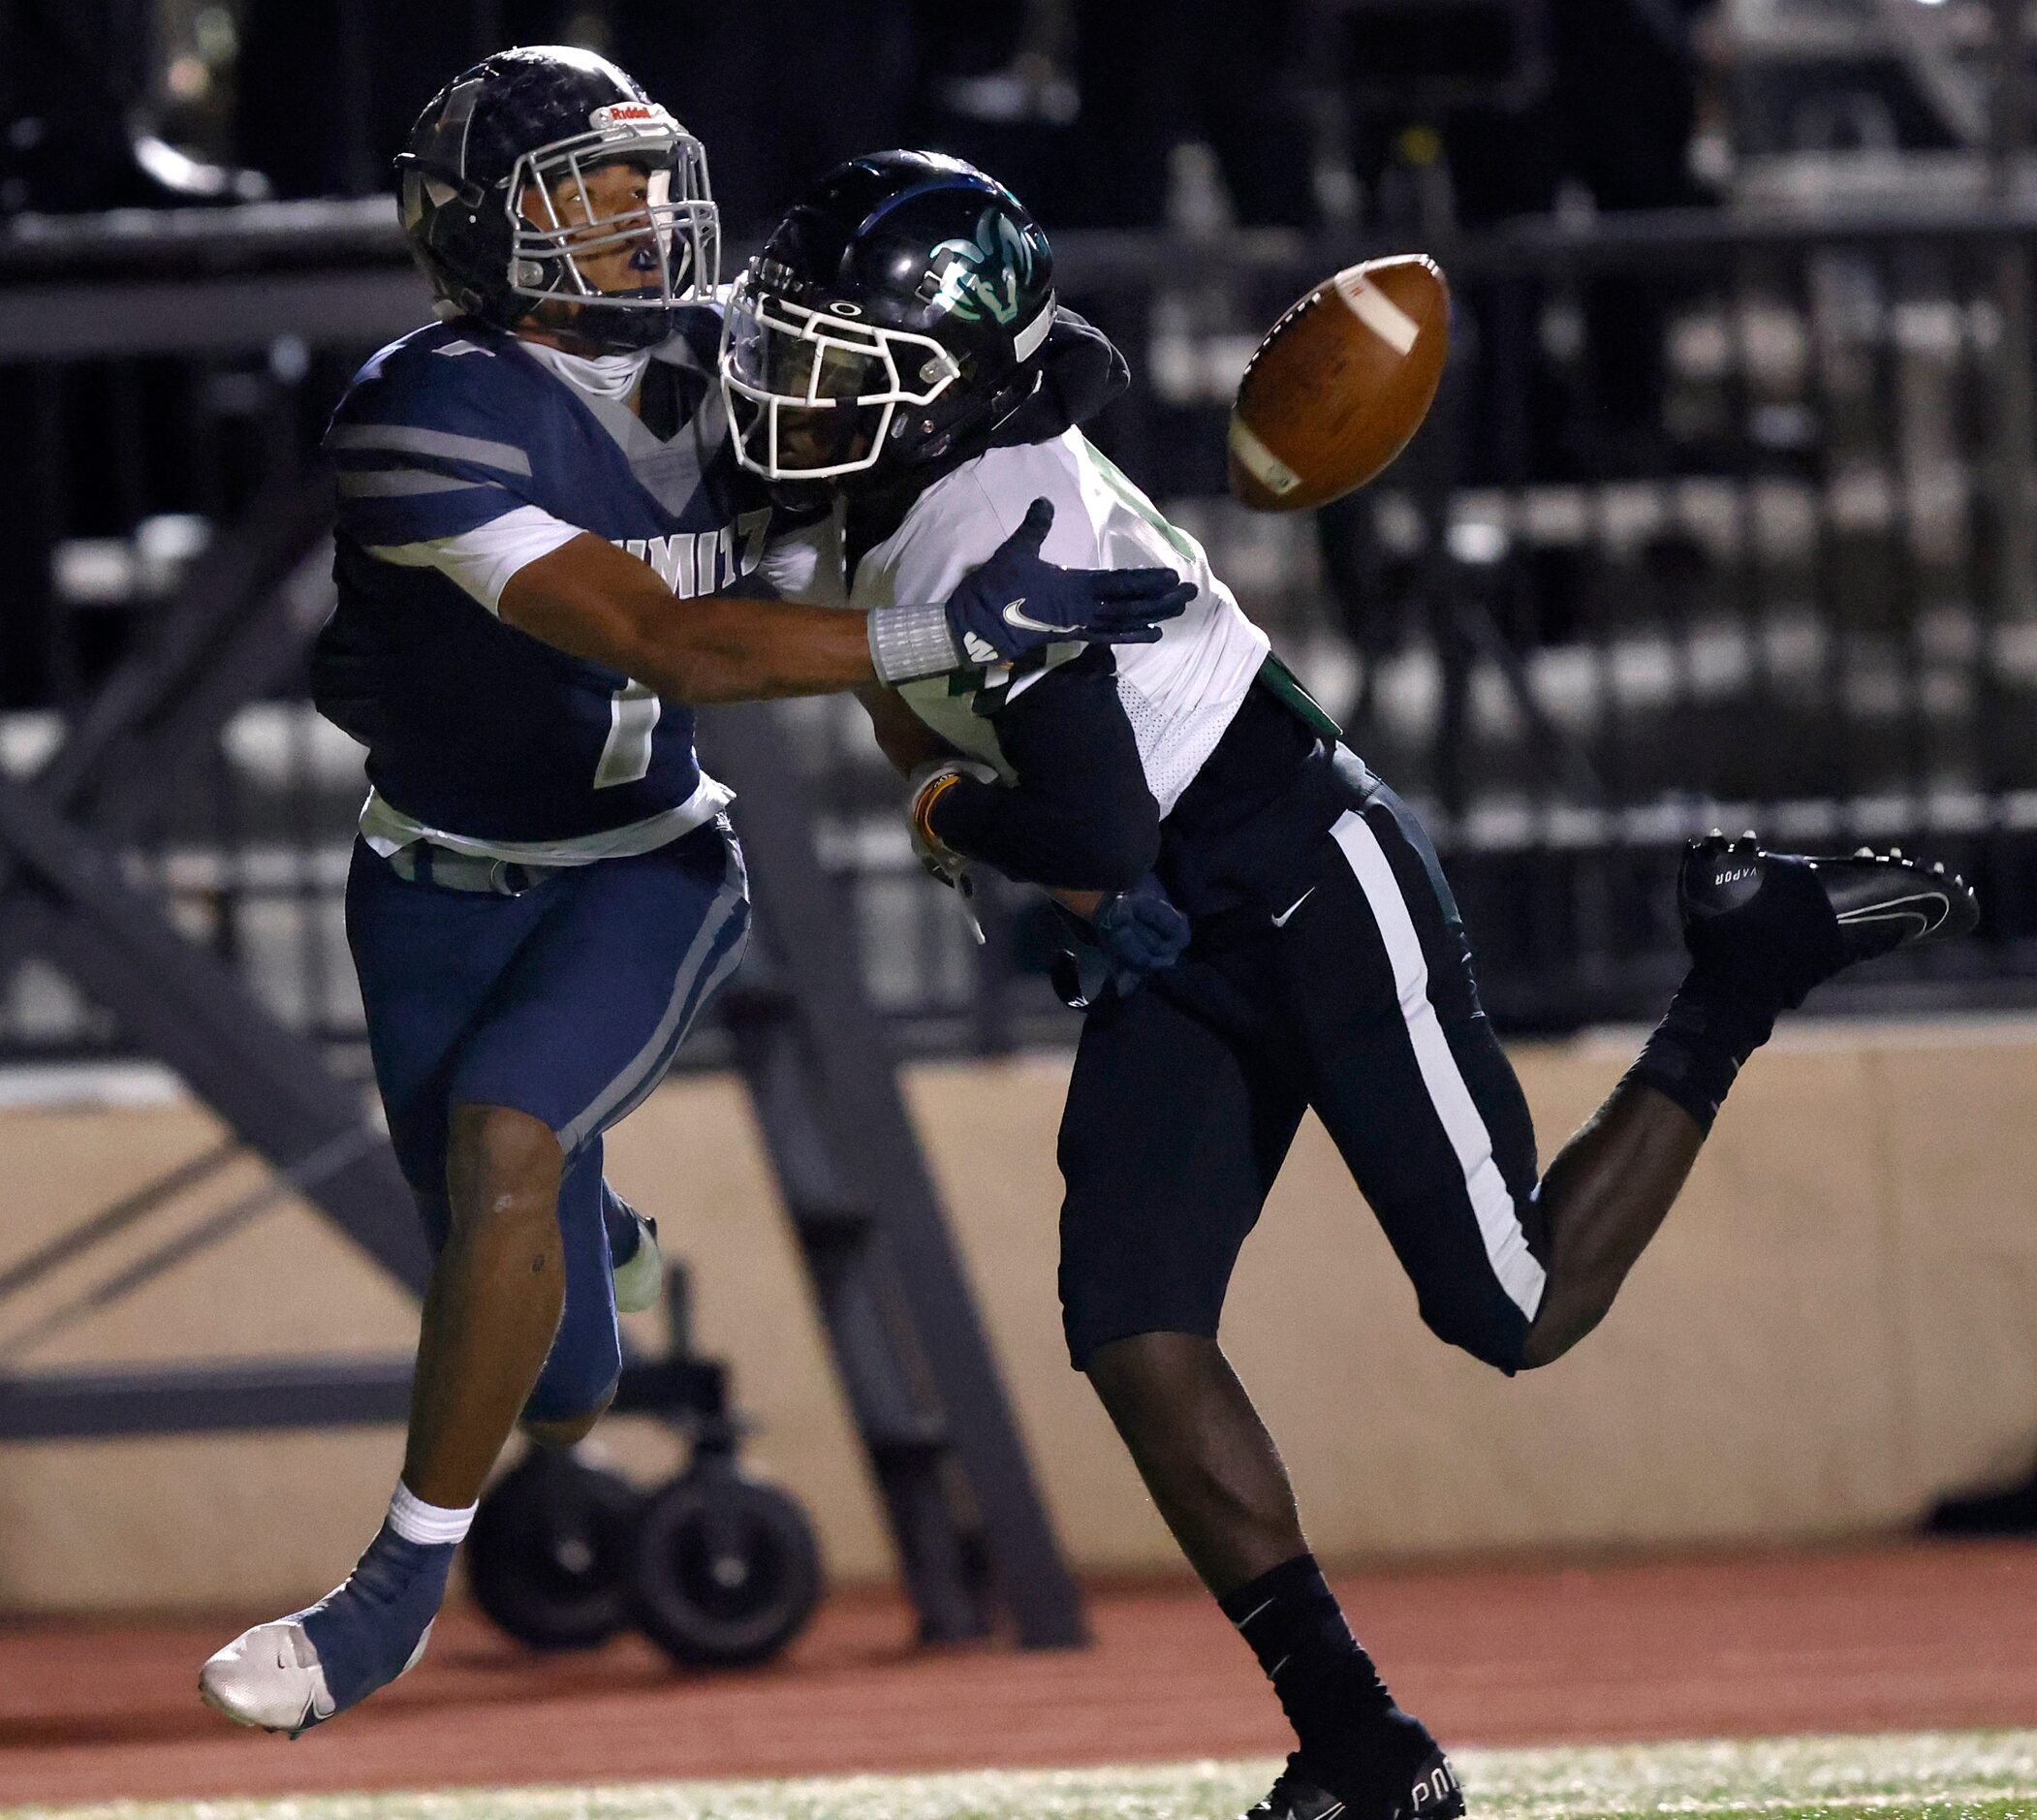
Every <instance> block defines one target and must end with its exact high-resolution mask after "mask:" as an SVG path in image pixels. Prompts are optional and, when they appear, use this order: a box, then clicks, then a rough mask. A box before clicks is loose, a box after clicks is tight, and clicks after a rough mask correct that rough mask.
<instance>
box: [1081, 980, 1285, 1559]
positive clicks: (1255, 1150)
mask: <svg viewBox="0 0 2037 1820" xmlns="http://www.w3.org/2000/svg"><path fill="white" fill-rule="evenodd" d="M1233 984H1234V982H1232V981H1229V980H1225V979H1223V978H1222V976H1221V975H1220V973H1219V970H1218V969H1217V968H1216V967H1214V966H1212V965H1210V964H1208V963H1207V962H1197V963H1191V964H1190V965H1188V966H1186V967H1183V968H1181V969H1177V970H1176V973H1175V975H1174V976H1172V978H1171V986H1172V988H1173V990H1172V991H1171V992H1170V993H1168V994H1166V995H1163V994H1162V993H1161V992H1159V991H1158V990H1155V989H1153V988H1151V987H1147V988H1144V989H1142V990H1140V991H1138V992H1135V993H1133V994H1132V995H1131V996H1130V997H1129V998H1118V997H1116V996H1114V995H1110V996H1107V997H1106V998H1105V999H1104V1000H1103V1001H1102V1002H1101V1003H1100V1004H1099V1005H1098V1006H1097V1007H1096V1009H1095V1010H1093V1011H1092V1012H1091V1013H1090V1015H1089V1017H1088V1019H1087V1020H1086V1022H1085V1023H1084V1025H1083V1029H1082V1037H1081V1047H1080V1049H1079V1050H1078V1051H1077V1053H1076V1064H1075V1071H1074V1074H1073V1076H1072V1077H1071V1079H1070V1082H1069V1089H1068V1104H1067V1109H1066V1111H1065V1112H1064V1113H1063V1114H1062V1121H1061V1135H1060V1147H1059V1157H1060V1166H1061V1174H1062V1177H1063V1178H1064V1179H1065V1181H1066V1183H1067V1194H1066V1197H1065V1199H1064V1201H1063V1204H1062V1209H1061V1264H1060V1288H1061V1305H1062V1319H1063V1325H1064V1327H1065V1330H1066V1333H1067V1336H1068V1346H1069V1354H1070V1357H1071V1359H1072V1360H1073V1362H1074V1364H1075V1365H1076V1367H1077V1369H1079V1370H1081V1371H1084V1372H1086V1373H1087V1374H1088V1377H1089V1379H1090V1382H1091V1383H1092V1384H1093V1385H1094V1386H1095V1389H1096V1392H1097V1395H1098V1396H1100V1397H1101V1398H1102V1400H1103V1403H1104V1407H1105V1408H1106V1409H1107V1410H1108V1411H1109V1412H1110V1415H1111V1418H1112V1420H1113V1422H1114V1423H1115V1424H1116V1426H1117V1429H1118V1432H1119V1434H1120V1435H1121V1436H1122V1437H1123V1439H1124V1442H1125V1445H1126V1447H1127V1448H1128V1449H1129V1450H1130V1452H1131V1455H1132V1458H1133V1460H1134V1462H1135V1463H1136V1464H1137V1465H1138V1467H1139V1470H1140V1472H1141V1474H1142V1475H1143V1476H1144V1479H1145V1481H1146V1485H1147V1488H1148V1489H1149V1490H1150V1491H1151V1492H1152V1494H1153V1500H1154V1502H1155V1504H1156V1505H1157V1506H1158V1508H1159V1510H1160V1514H1161V1516H1162V1517H1163V1518H1164V1519H1165V1520H1166V1522H1167V1523H1168V1526H1169V1527H1170V1528H1171V1529H1172V1530H1173V1531H1174V1534H1175V1539H1176V1540H1177V1541H1178V1542H1179V1543H1180V1545H1181V1548H1182V1551H1183V1553H1186V1554H1187V1556H1188V1558H1189V1560H1190V1562H1191V1563H1192V1564H1193V1565H1194V1567H1195V1569H1196V1571H1197V1572H1198V1573H1199V1574H1200V1575H1201V1576H1202V1577H1203V1579H1204V1581H1205V1583H1206V1584H1207V1585H1208V1586H1209V1588H1210V1590H1211V1591H1212V1592H1214V1593H1216V1594H1218V1595H1219V1596H1221V1595H1222V1594H1224V1593H1226V1592H1229V1591H1231V1590H1233V1589H1234V1588H1235V1587H1237V1586H1238V1585H1242V1584H1243V1583H1244V1582H1246V1581H1248V1580H1250V1579H1252V1578H1253V1577H1254V1576H1255V1575H1258V1574H1260V1573H1263V1572H1265V1571H1266V1570H1267V1569H1268V1568H1269V1567H1272V1566H1276V1565H1277V1564H1278V1563H1279V1562H1281V1561H1284V1560H1287V1559H1290V1558H1292V1557H1293V1556H1294V1555H1296V1554H1298V1553H1301V1550H1302V1548H1303V1544H1302V1541H1301V1527H1300V1523H1299V1520H1298V1519H1297V1517H1296V1515H1295V1501H1294V1494H1293V1492H1292V1491H1290V1490H1289V1488H1288V1484H1287V1476H1286V1472H1285V1470H1284V1469H1283V1468H1282V1466H1281V1463H1280V1458H1279V1455H1278V1454H1277V1453H1276V1452H1275V1451H1274V1449H1273V1445H1272V1442H1271V1440H1270V1439H1269V1437H1268V1435H1267V1432H1266V1430H1265V1428H1263V1427H1262V1426H1261V1424H1260V1421H1259V1418H1258V1414H1257V1412H1256V1411H1255V1410H1254V1409H1253V1408H1252V1404H1251V1400H1250V1398H1249V1397H1247V1396H1246V1395H1245V1394H1244V1390H1243V1387H1242V1386H1240V1385H1239V1384H1238V1380H1237V1378H1236V1377H1235V1376H1234V1375H1233V1374H1232V1372H1231V1369H1230V1366H1229V1365H1228V1364H1226V1363H1225V1361H1224V1358H1223V1355H1222V1353H1221V1352H1220V1351H1219V1350H1218V1348H1217V1344H1216V1332H1217V1322H1218V1319H1219V1317H1220V1315H1221V1313H1222V1310H1223V1302H1224V1295H1225V1292H1226V1290H1227V1289H1228V1287H1229V1285H1230V1280H1231V1271H1232V1267H1233V1266H1234V1265H1235V1263H1236V1262H1237V1258H1238V1247H1239V1246H1240V1245H1241V1244H1242V1243H1243V1242H1244V1239H1245V1236H1246V1234H1248V1233H1249V1232H1250V1231H1251V1229H1252V1227H1253V1225H1254V1223H1255V1222H1256V1221H1257V1220H1258V1217H1259V1210H1260V1208H1261V1207H1262V1206H1263V1205H1264V1203H1265V1200H1266V1196H1267V1191H1268V1190H1269V1188H1270V1187H1271V1185H1272V1181H1273V1177H1275V1176H1276V1175H1277V1174H1278V1172H1279V1168H1280V1163H1281V1159H1282V1158H1283V1157H1284V1156H1285V1155H1286V1154H1287V1149H1288V1145H1290V1144H1291V1143H1292V1142H1293V1140H1294V1134H1295V1129H1296V1126H1297V1125H1298V1124H1299V1123H1300V1121H1301V1111H1302V1103H1301V1093H1300V1091H1299V1089H1298V1088H1297V1087H1296V1086H1295V1085H1294V1084H1293V1083H1289V1082H1286V1081H1285V1080H1283V1079H1282V1078H1280V1077H1279V1076H1278V1075H1277V1074H1276V1073H1274V1072H1273V1071H1272V1070H1270V1069H1269V1068H1267V1067H1265V1066H1263V1065H1259V1064H1256V1063H1255V1061H1254V1060H1253V1059H1252V1058H1251V1055H1250V1050H1249V1046H1248V1045H1247V1044H1245V1043H1242V1042H1239V1041H1237V1040H1234V1038H1232V1037H1231V1036H1228V1035H1226V1034H1223V1033H1221V1032H1219V1030H1217V1029H1216V1028H1214V1027H1212V1026H1211V1024H1210V1023H1209V1022H1208V1021H1207V1020H1205V1019H1204V1018H1203V1017H1200V1016H1197V1015H1195V1014H1194V1013H1192V1012H1191V1011H1190V1010H1188V1009H1185V1008H1184V1007H1183V1006H1182V1005H1181V1004H1180V1003H1179V1002H1178V998H1179V995H1180V993H1181V991H1182V988H1184V987H1188V986H1191V985H1192V986H1193V987H1196V988H1205V989H1206V990H1207V988H1216V989H1227V988H1230V987H1231V986H1232V985H1233ZM1248 1015H1249V1014H1248Z"/></svg>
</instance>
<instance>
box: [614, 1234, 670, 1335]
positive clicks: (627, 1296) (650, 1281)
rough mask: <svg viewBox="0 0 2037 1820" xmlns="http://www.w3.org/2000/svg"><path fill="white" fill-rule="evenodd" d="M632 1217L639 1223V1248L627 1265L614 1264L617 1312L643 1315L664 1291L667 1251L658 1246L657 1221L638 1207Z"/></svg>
mask: <svg viewBox="0 0 2037 1820" xmlns="http://www.w3.org/2000/svg"><path fill="white" fill-rule="evenodd" d="M630 1218H632V1219H633V1220H635V1221H636V1222H637V1234H638V1239H637V1249H636V1250H635V1251H633V1252H631V1253H630V1259H629V1262H628V1263H627V1264H618V1265H617V1266H616V1267H615V1312H616V1313H617V1314H642V1312H643V1310H644V1309H646V1308H655V1307H656V1306H657V1305H658V1298H659V1297H660V1296H662V1295H663V1294H664V1293H665V1253H664V1252H662V1251H661V1250H659V1249H658V1222H657V1221H656V1220H652V1219H645V1218H644V1217H643V1215H642V1213H640V1212H638V1211H637V1209H636V1208H630Z"/></svg>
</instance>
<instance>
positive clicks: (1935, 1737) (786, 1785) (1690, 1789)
mask: <svg viewBox="0 0 2037 1820" xmlns="http://www.w3.org/2000/svg"><path fill="white" fill-rule="evenodd" d="M1272 1768H1273V1766H1272V1765H1269V1764H1264V1763H1246V1764H1238V1763H1227V1764H1216V1763H1202V1764H1184V1765H1179V1766H1176V1767H1173V1768H1166V1769H1137V1770H1069V1771H1025V1772H995V1773H993V1772H978V1773H971V1774H966V1775H924V1776H854V1777H847V1778H842V1779H836V1780H827V1781H807V1782H668V1783H654V1784H636V1785H631V1786H627V1787H615V1788H601V1789H556V1788H530V1789H513V1790H491V1791H487V1792H480V1793H477V1792H474V1791H460V1792H455V1793H448V1794H422V1795H334V1796H318V1797H305V1798H302V1799H298V1800H291V1801H266V1802H265V1801H216V1802H169V1803H141V1802H122V1803H115V1804H110V1805H101V1806H95V1807H67V1808H53V1807H9V1808H0V1820H49V1817H53V1816H56V1815H62V1816H63V1820H258V1817H265V1820H1230V1817H1231V1816H1235V1815H1236V1814H1238V1812H1239V1811H1240V1810H1241V1809H1242V1808H1243V1807H1244V1805H1245V1804H1247V1803H1248V1802H1250V1801H1252V1800H1254V1799H1255V1798H1256V1797H1257V1796H1258V1795H1260V1794H1261V1793H1263V1792H1264V1790H1265V1788H1266V1786H1267V1782H1268V1779H1269V1775H1270V1774H1271V1772H1272ZM1458 1768H1459V1770H1460V1771H1461V1772H1462V1773H1463V1777H1464V1783H1465V1787H1466V1789H1467V1791H1468V1792H1469V1795H1470V1799H1471V1810H1472V1813H1473V1814H1474V1815H1476V1816H1480V1820H1625V1817H1626V1816H1629V1815H1641V1814H1649V1815H1665V1816H1674V1820H1714V1817H1720V1820H1723V1817H1724V1816H1743V1815H1759V1816H1761V1817H1762V1820H1799V1817H1801V1820H1856V1817H1857V1816H1871V1817H1872V1820H2037V1732H1969V1733H1933V1734H1923V1735H1918V1736H1909V1737H1891V1738H1795V1739H1779V1740H1771V1741H1768V1742H1755V1743H1702V1744H1651V1745H1634V1746H1609V1747H1595V1748H1588V1749H1569V1750H1466V1751H1464V1752H1462V1753H1461V1754H1460V1756H1459V1758H1458Z"/></svg>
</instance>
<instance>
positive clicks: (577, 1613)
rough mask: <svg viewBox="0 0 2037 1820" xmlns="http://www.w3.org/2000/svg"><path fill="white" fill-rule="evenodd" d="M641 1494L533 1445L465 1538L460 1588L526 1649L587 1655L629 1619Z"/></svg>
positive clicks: (500, 1483) (621, 1481) (477, 1515)
mask: <svg viewBox="0 0 2037 1820" xmlns="http://www.w3.org/2000/svg"><path fill="white" fill-rule="evenodd" d="M643 1506H644V1498H643V1494H642V1492H641V1491H638V1490H637V1489H636V1488H635V1487H634V1486H632V1485H630V1484H629V1483H628V1482H627V1481H626V1480H624V1479H620V1478H618V1477H616V1475H615V1474H614V1473H612V1472H604V1471H602V1470H600V1469H599V1468H597V1467H594V1466H589V1465H587V1464H585V1463H583V1462H582V1461H580V1460H579V1459H574V1458H573V1457H572V1456H571V1455H570V1454H555V1453H548V1452H546V1451H545V1450H543V1449H541V1448H533V1449H532V1450H531V1452H530V1453H529V1454H528V1455H527V1456H525V1458H524V1459H522V1461H521V1462H520V1463H519V1464H518V1465H517V1468H516V1469H515V1470H514V1471H513V1472H510V1473H509V1474H507V1475H506V1476H505V1477H503V1478H502V1479H500V1480H499V1481H497V1483H496V1484H495V1486H494V1488H493V1489H492V1490H491V1491H489V1492H488V1493H487V1494H486V1496H485V1497H484V1498H483V1499H482V1500H481V1508H480V1509H479V1510H478V1511H476V1512H475V1513H474V1527H473V1528H472V1529H471V1530H470V1531H469V1532H468V1535H467V1583H468V1585H469V1586H470V1587H471V1588H472V1589H473V1593H474V1601H475V1603H476V1604H477V1605H479V1606H480V1607H481V1609H482V1610H483V1611H484V1612H485V1613H486V1614H487V1616H488V1617H489V1618H491V1619H492V1620H493V1621H494V1622H495V1623H496V1624H497V1625H499V1626H500V1627H501V1628H502V1629H504V1630H506V1631H508V1632H509V1634H510V1635H511V1636H512V1637H514V1638H516V1639H517V1642H518V1643H524V1644H528V1645H529V1646H530V1647H532V1648H533V1649H591V1648H593V1647H595V1646H596V1645H597V1644H602V1643H606V1642H607V1641H608V1640H609V1639H610V1638H611V1637H612V1636H614V1635H615V1633H616V1632H617V1631H619V1630H622V1629H625V1628H626V1627H627V1626H628V1624H629V1622H630V1562H631V1559H632V1556H633V1555H634V1553H635V1552H636V1535H637V1522H638V1520H639V1518H640V1517H641V1516H642V1511H643Z"/></svg>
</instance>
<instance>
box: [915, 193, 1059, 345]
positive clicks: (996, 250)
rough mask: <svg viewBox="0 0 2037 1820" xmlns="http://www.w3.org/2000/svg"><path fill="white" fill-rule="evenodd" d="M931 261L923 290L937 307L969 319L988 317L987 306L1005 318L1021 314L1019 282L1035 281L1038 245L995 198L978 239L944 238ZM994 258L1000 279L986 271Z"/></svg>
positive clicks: (982, 220) (1007, 321)
mask: <svg viewBox="0 0 2037 1820" xmlns="http://www.w3.org/2000/svg"><path fill="white" fill-rule="evenodd" d="M944 259H945V260H946V264H945V265H943V264H942V263H941V262H942V261H943V260H944ZM928 261H929V268H928V270H927V274H926V281H925V283H924V285H923V286H922V290H923V291H924V292H925V294H926V300H927V302H928V303H929V304H931V305H932V306H933V307H934V308H935V309H937V310H953V311H954V312H955V314H956V316H958V317H960V318H961V320H962V321H963V322H965V323H980V322H982V321H983V319H984V312H985V311H986V310H987V311H988V312H989V314H990V315H991V316H992V317H993V318H995V320H996V321H998V322H1000V323H1003V324H1007V325H1009V324H1011V323H1012V322H1014V321H1016V320H1017V318H1018V315H1019V287H1020V286H1021V285H1024V284H1029V283H1030V282H1031V281H1032V275H1033V249H1032V244H1031V242H1030V241H1029V240H1028V238H1027V237H1026V234H1025V230H1024V229H1022V228H1021V227H1019V224H1018V223H1017V222H1016V221H1014V220H1013V219H1012V218H1011V216H1009V215H1008V214H1006V213H1005V212H1004V211H1003V210H1002V209H1000V208H998V207H997V206H996V205H995V204H992V205H991V206H990V207H988V208H987V209H985V210H984V211H983V214H982V216H981V217H980V218H979V220H978V221H977V224H976V238H975V239H973V240H960V239H956V240H943V241H942V242H941V243H940V244H939V245H938V246H936V247H935V248H934V249H933V251H932V253H931V254H929V255H928ZM993 264H994V265H995V267H997V276H996V278H995V279H992V278H988V277H987V276H986V275H985V269H986V268H988V267H991V266H992V265H993ZM1000 285H1001V287H1002V294H1001V295H1000Z"/></svg>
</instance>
